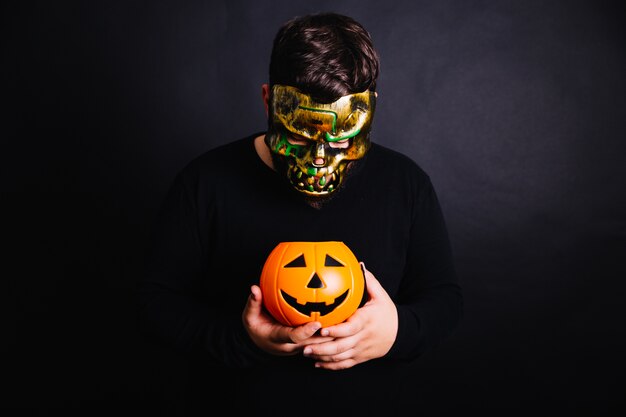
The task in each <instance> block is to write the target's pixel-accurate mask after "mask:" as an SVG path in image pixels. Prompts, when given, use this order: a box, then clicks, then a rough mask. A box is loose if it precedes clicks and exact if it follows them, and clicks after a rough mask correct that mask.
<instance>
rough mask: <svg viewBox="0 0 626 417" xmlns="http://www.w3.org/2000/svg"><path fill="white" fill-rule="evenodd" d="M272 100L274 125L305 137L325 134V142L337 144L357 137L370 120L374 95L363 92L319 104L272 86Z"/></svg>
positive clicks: (298, 93) (285, 89)
mask: <svg viewBox="0 0 626 417" xmlns="http://www.w3.org/2000/svg"><path fill="white" fill-rule="evenodd" d="M271 99H272V101H271V110H272V118H273V121H274V123H279V124H281V125H283V126H284V127H285V128H287V130H289V131H291V132H292V133H295V134H299V135H302V136H305V137H310V138H314V137H317V136H319V135H324V136H325V138H326V140H328V141H337V140H341V139H345V138H346V137H351V135H352V136H353V135H354V134H357V133H358V132H359V131H360V130H361V128H362V127H363V125H364V124H366V123H367V122H368V121H369V119H370V118H371V111H372V110H373V104H374V93H372V92H371V91H364V92H362V93H355V94H349V95H346V96H343V97H340V98H339V99H337V100H336V101H334V102H332V103H320V102H317V101H315V100H314V99H313V98H312V97H311V96H309V95H308V94H304V93H302V92H300V91H299V90H298V89H296V88H294V87H291V86H283V85H275V86H273V87H272V96H271Z"/></svg>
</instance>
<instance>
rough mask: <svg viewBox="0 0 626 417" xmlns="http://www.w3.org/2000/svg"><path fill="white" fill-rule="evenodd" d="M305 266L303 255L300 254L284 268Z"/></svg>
mask: <svg viewBox="0 0 626 417" xmlns="http://www.w3.org/2000/svg"><path fill="white" fill-rule="evenodd" d="M305 266H306V262H305V261H304V254H300V256H298V257H297V258H296V259H294V260H293V261H291V262H289V263H288V264H287V265H285V266H284V268H302V267H305Z"/></svg>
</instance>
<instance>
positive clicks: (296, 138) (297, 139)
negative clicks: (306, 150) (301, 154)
mask: <svg viewBox="0 0 626 417" xmlns="http://www.w3.org/2000/svg"><path fill="white" fill-rule="evenodd" d="M287 141H288V142H289V143H290V144H292V145H300V146H304V145H306V144H307V143H308V140H307V139H306V138H305V137H304V136H300V135H295V134H291V135H288V136H287Z"/></svg>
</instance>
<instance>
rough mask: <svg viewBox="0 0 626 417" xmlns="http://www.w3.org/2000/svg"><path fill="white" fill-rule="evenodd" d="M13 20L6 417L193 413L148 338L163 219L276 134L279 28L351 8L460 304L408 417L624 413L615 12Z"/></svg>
mask: <svg viewBox="0 0 626 417" xmlns="http://www.w3.org/2000/svg"><path fill="white" fill-rule="evenodd" d="M14 3H16V4H13V3H11V4H10V5H5V6H3V12H2V101H3V102H4V110H3V111H2V120H3V123H2V130H1V132H2V148H1V151H0V152H1V155H2V159H1V166H0V174H1V177H0V179H1V185H2V197H1V201H0V203H1V206H2V221H1V223H0V226H1V230H0V233H1V236H2V241H3V242H4V249H3V250H2V265H3V267H2V269H1V272H0V273H1V274H2V283H3V288H4V290H2V291H1V293H2V296H3V297H2V310H1V313H2V343H1V345H2V349H3V350H4V349H6V351H5V352H3V354H2V369H1V370H0V378H1V379H2V380H3V381H2V382H3V385H4V388H3V390H2V391H1V394H0V400H1V404H2V407H3V408H4V409H5V410H13V411H21V412H26V411H36V412H39V413H40V414H41V415H46V414H56V413H57V412H58V413H59V414H64V415H67V414H68V413H70V414H71V413H73V412H76V414H81V413H86V414H81V415H99V414H102V415H105V414H106V415H109V414H110V413H111V412H116V413H119V412H149V413H152V414H153V415H154V414H163V415H176V413H177V411H178V410H179V409H180V399H181V383H182V382H184V378H185V367H184V362H183V361H182V360H181V359H180V358H177V357H175V356H173V355H172V354H171V353H169V352H168V351H167V350H165V349H163V348H159V347H155V346H152V345H150V344H148V343H146V342H145V341H144V340H143V339H142V338H141V337H140V336H139V335H138V334H137V332H136V304H135V298H134V289H135V285H136V282H137V278H138V274H139V271H140V262H141V256H142V253H143V251H144V248H145V244H146V240H147V236H148V233H149V230H150V225H151V222H152V221H153V219H154V216H155V213H156V211H157V209H158V205H159V204H160V201H161V200H162V198H163V197H164V194H165V191H166V189H167V187H168V186H169V184H170V181H171V180H172V179H173V176H174V175H175V173H176V172H177V171H178V170H179V169H181V168H182V167H183V166H184V165H185V164H186V163H187V162H188V161H189V160H190V159H191V158H193V157H194V156H196V155H198V154H200V153H201V152H204V151H205V150H207V149H210V148H212V147H214V146H216V145H219V144H221V143H225V142H228V141H230V140H233V139H237V138H239V137H241V136H243V135H247V134H249V133H252V132H253V131H258V130H262V129H264V128H265V119H264V117H265V114H264V110H263V107H262V102H261V84H262V83H263V82H266V80H267V68H268V64H269V53H270V48H271V41H272V39H273V36H274V34H275V32H276V30H277V29H278V27H279V25H280V24H281V23H283V22H284V21H285V20H287V19H288V18H290V17H292V16H295V15H301V14H305V13H309V12H317V11H336V12H340V13H345V14H348V15H351V16H353V17H355V18H356V19H357V20H359V21H360V22H362V23H363V24H364V25H365V26H366V28H368V30H369V31H370V32H371V34H372V37H373V39H374V43H375V45H376V47H377V49H378V51H379V53H380V57H381V76H380V79H379V89H378V91H379V100H378V108H377V115H376V118H375V123H374V128H373V138H374V141H376V142H378V143H381V144H383V145H386V146H389V147H391V148H394V149H397V150H399V151H402V152H405V153H407V154H408V155H410V156H411V157H412V158H413V159H415V160H416V161H417V162H418V163H419V164H420V165H421V166H422V167H423V168H424V169H425V170H426V171H427V172H428V173H429V174H430V176H431V178H432V180H433V183H434V184H435V187H436V188H437V190H438V193H439V197H440V200H441V203H442V206H443V209H444V213H445V215H446V218H447V220H448V226H449V230H450V235H451V238H452V241H453V248H454V252H455V257H456V260H457V268H458V271H459V274H460V277H461V282H462V285H463V288H464V291H465V304H466V309H465V310H466V313H465V318H464V320H463V322H462V325H461V327H460V328H459V329H458V330H457V331H456V332H455V333H454V335H453V336H452V337H451V338H450V339H449V340H448V341H447V342H446V343H445V344H444V345H442V346H441V347H440V348H438V349H437V350H436V351H433V352H430V353H428V354H426V355H424V356H423V357H422V359H421V375H420V381H419V384H418V385H416V390H418V391H420V392H422V393H424V394H425V395H424V396H423V397H424V403H423V407H424V408H423V409H422V410H415V412H414V413H413V414H415V415H418V414H419V415H459V414H461V413H471V412H478V413H480V414H482V415H507V416H510V415H527V414H528V413H532V415H548V414H559V415H594V416H600V415H609V414H611V410H613V412H614V414H615V415H621V413H623V412H624V393H625V392H626V391H625V390H624V388H625V384H624V352H625V349H624V348H625V343H624V317H626V315H625V314H624V313H625V312H624V305H625V303H624V296H625V290H626V285H625V284H624V282H625V281H626V279H625V278H626V266H625V262H626V256H625V255H626V192H625V191H626V187H625V183H626V181H625V179H626V163H625V160H624V159H625V158H624V157H625V155H626V154H625V153H624V151H625V150H626V145H625V140H626V135H625V133H626V95H625V93H626V81H625V80H626V77H625V74H626V59H625V58H626V56H625V55H626V54H625V49H624V48H625V47H626V42H625V40H626V39H625V30H624V24H625V23H626V20H625V19H624V12H623V8H622V7H621V5H620V2H609V1H565V0H563V1H522V0H520V1H460V0H459V1H408V0H407V1H385V2H378V1H363V0H361V1H316V2H304V1H303V2H298V1H274V2H269V1H268V2H265V1H237V0H230V1H204V2H203V1H188V2H184V1H180V2H178V1H177V2H174V1H170V2H165V1H153V2H149V1H144V2H139V1H101V2H90V1H85V2H76V3H68V2H40V3H39V4H37V3H33V2H21V3H19V4H17V3H18V2H14ZM233 163H237V162H236V161H233ZM390 186H393V185H390ZM251 215H253V208H251ZM259 221H263V219H259ZM409 414H410V413H409ZM5 415H6V414H5ZM611 415H612V414H611Z"/></svg>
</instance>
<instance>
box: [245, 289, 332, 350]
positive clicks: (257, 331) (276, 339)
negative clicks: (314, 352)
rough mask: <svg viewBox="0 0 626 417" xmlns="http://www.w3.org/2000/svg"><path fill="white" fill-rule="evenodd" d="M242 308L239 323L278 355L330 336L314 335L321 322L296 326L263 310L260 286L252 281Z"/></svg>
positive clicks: (262, 344) (255, 339)
mask: <svg viewBox="0 0 626 417" xmlns="http://www.w3.org/2000/svg"><path fill="white" fill-rule="evenodd" d="M250 291H251V294H250V296H249V297H248V302H247V303H246V307H245V308H244V310H243V314H242V320H243V325H244V327H245V329H246V331H247V332H248V334H249V335H250V338H251V339H252V341H253V342H254V343H255V344H256V345H257V346H258V347H259V348H261V349H263V350H264V351H266V352H268V353H271V354H273V355H278V356H288V355H296V354H298V353H300V352H302V350H303V349H304V347H305V346H307V345H309V344H311V343H323V342H327V341H330V340H333V338H332V337H322V336H315V332H317V331H318V330H319V329H320V328H321V327H322V324H321V323H320V322H317V321H314V322H310V323H305V324H303V325H301V326H298V327H289V326H284V325H282V324H281V323H279V322H277V321H276V320H275V319H274V318H273V317H271V316H270V315H269V314H267V313H266V312H265V310H263V303H262V297H263V295H262V293H261V288H260V287H259V286H258V285H253V286H252V287H251V288H250Z"/></svg>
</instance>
